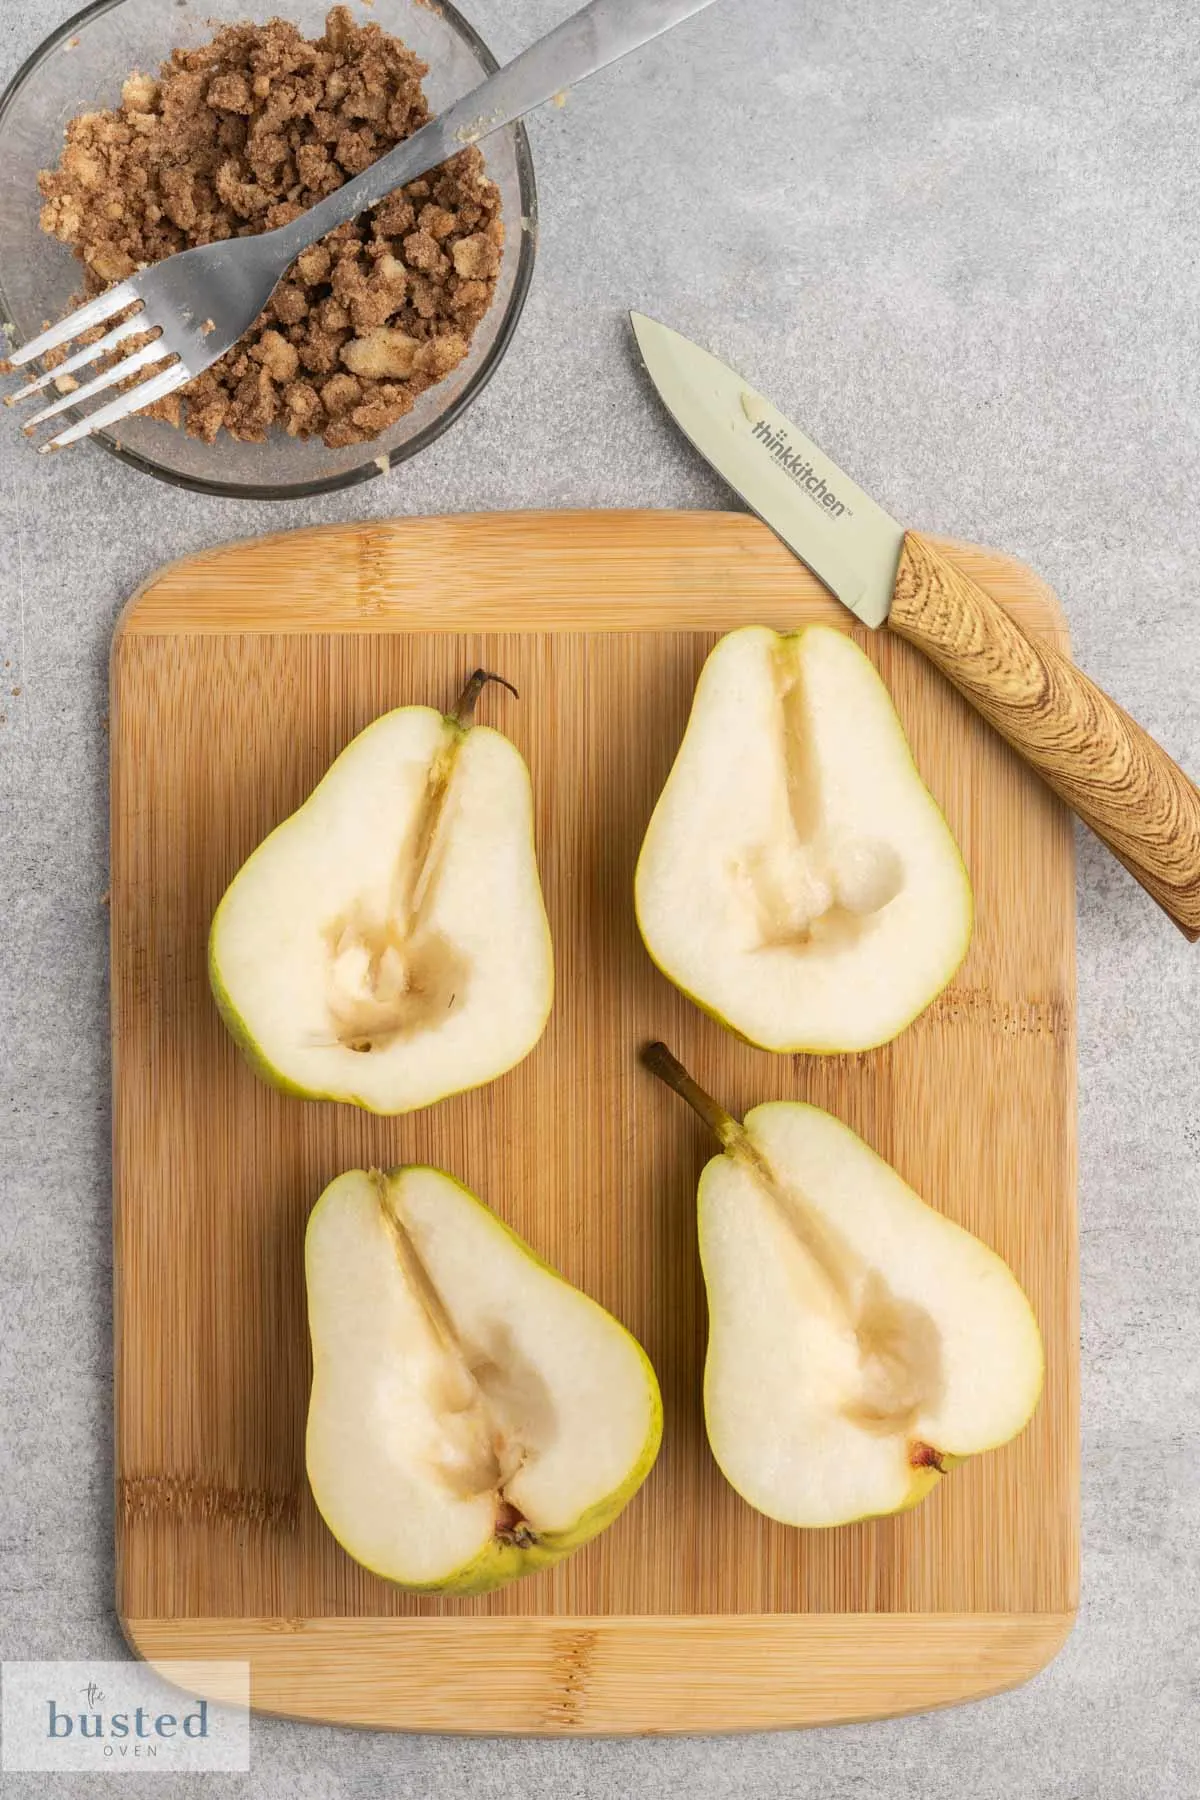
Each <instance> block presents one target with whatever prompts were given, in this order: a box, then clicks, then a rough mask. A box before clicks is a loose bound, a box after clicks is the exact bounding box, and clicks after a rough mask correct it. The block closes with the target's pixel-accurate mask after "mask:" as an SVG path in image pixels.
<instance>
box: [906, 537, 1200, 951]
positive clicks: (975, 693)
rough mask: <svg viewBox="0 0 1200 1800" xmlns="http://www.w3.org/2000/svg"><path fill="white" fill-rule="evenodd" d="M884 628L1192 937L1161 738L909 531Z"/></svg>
mask: <svg viewBox="0 0 1200 1800" xmlns="http://www.w3.org/2000/svg"><path fill="white" fill-rule="evenodd" d="M888 625H889V626H890V627H891V629H892V630H893V631H895V632H897V633H898V634H899V635H900V636H901V637H903V638H907V639H908V641H909V642H910V643H911V644H915V645H916V647H917V649H918V650H922V651H924V653H925V655H926V656H927V657H928V658H929V659H930V661H931V662H933V663H935V664H936V665H937V667H938V668H939V669H940V670H941V671H942V674H943V675H945V676H946V677H947V678H948V679H949V680H950V681H952V682H953V683H954V686H955V687H956V688H958V689H959V691H960V693H962V694H965V696H966V698H967V699H968V700H969V701H970V702H971V705H972V706H973V707H974V708H975V710H976V712H978V713H981V714H982V715H983V717H984V718H985V719H986V720H987V721H988V724H989V725H991V726H993V727H994V729H995V730H996V731H998V732H999V733H1000V735H1001V737H1003V738H1006V739H1007V740H1008V742H1009V743H1010V744H1011V745H1012V747H1013V749H1014V750H1015V751H1016V752H1017V754H1018V755H1019V756H1022V757H1023V758H1024V759H1025V761H1026V762H1027V763H1029V764H1030V765H1031V766H1032V767H1033V768H1035V769H1036V770H1037V772H1038V774H1039V775H1040V776H1041V777H1042V779H1043V780H1044V781H1045V782H1047V783H1048V785H1049V786H1050V787H1052V788H1053V789H1054V792H1055V793H1056V794H1057V795H1058V796H1059V798H1060V799H1062V800H1065V801H1066V803H1067V805H1068V806H1069V807H1070V808H1071V809H1072V811H1073V812H1075V813H1077V814H1078V815H1079V817H1080V818H1081V819H1082V820H1083V821H1084V823H1085V824H1087V825H1090V826H1091V828H1092V830H1093V831H1094V832H1095V833H1096V836H1097V837H1098V838H1100V839H1101V841H1102V842H1103V843H1105V844H1107V845H1108V847H1109V849H1110V850H1111V851H1112V853H1113V855H1114V856H1116V857H1117V858H1118V859H1119V860H1120V861H1121V862H1123V863H1124V864H1125V867H1126V868H1127V869H1128V870H1129V873H1130V874H1131V875H1132V876H1134V878H1135V879H1136V880H1138V881H1140V882H1141V884H1142V886H1143V887H1144V888H1145V889H1146V892H1147V893H1148V894H1150V895H1151V896H1152V897H1153V898H1154V899H1155V900H1157V901H1158V904H1159V905H1160V906H1161V907H1162V909H1163V911H1164V912H1165V913H1166V914H1167V916H1168V918H1170V919H1172V920H1173V921H1174V922H1175V924H1176V925H1178V927H1179V929H1180V931H1182V932H1183V934H1184V936H1185V937H1187V938H1190V939H1191V940H1192V942H1193V943H1194V942H1195V941H1196V939H1197V938H1198V937H1200V792H1198V791H1197V790H1196V788H1195V787H1194V786H1193V784H1192V783H1191V782H1190V781H1189V780H1188V778H1187V776H1186V775H1185V774H1184V772H1183V770H1182V769H1181V768H1179V766H1178V765H1177V764H1176V763H1173V762H1172V761H1171V758H1170V757H1169V756H1168V755H1167V753H1166V751H1165V750H1164V749H1163V748H1162V747H1161V745H1159V744H1156V743H1155V741H1154V739H1153V738H1152V737H1150V736H1148V734H1147V733H1146V732H1144V731H1143V730H1142V728H1141V726H1140V725H1139V724H1138V723H1137V722H1136V721H1135V720H1134V719H1131V718H1130V717H1129V714H1128V713H1127V712H1124V711H1123V710H1122V708H1121V707H1119V706H1118V705H1117V703H1116V701H1115V700H1110V699H1109V697H1108V695H1107V694H1106V693H1104V692H1103V691H1102V690H1101V689H1100V688H1098V687H1097V686H1096V684H1095V682H1094V681H1089V680H1088V678H1087V676H1086V675H1085V674H1084V673H1083V671H1082V670H1081V669H1077V668H1076V667H1075V664H1074V663H1073V662H1071V661H1069V659H1068V658H1067V657H1065V656H1062V655H1060V654H1059V652H1058V651H1057V650H1055V649H1054V648H1053V647H1052V646H1051V645H1049V644H1044V643H1039V642H1037V641H1035V640H1034V639H1033V638H1031V637H1026V635H1025V633H1024V632H1023V631H1022V630H1021V628H1020V626H1019V625H1017V623H1016V621H1015V620H1014V619H1012V618H1011V617H1010V615H1009V614H1008V613H1007V612H1005V610H1004V608H1003V607H1002V606H1000V605H998V604H997V602H996V601H995V600H993V599H992V597H991V595H990V594H985V593H984V591H983V589H982V588H979V587H977V586H976V585H975V583H974V582H973V581H971V580H969V579H968V577H967V576H965V575H964V574H963V573H962V571H961V570H960V569H957V568H956V567H955V566H954V565H953V563H951V562H950V561H948V559H947V558H946V557H944V556H943V555H942V554H941V552H940V551H939V550H937V549H936V548H935V547H934V545H932V544H931V543H930V542H929V540H928V539H927V538H922V537H919V536H918V535H917V534H916V532H913V531H910V532H909V533H908V534H907V535H906V537H905V539H904V547H903V549H902V551H901V553H900V567H899V570H898V572H897V575H896V586H895V590H894V592H893V595H892V608H891V611H890V613H889V614H888Z"/></svg>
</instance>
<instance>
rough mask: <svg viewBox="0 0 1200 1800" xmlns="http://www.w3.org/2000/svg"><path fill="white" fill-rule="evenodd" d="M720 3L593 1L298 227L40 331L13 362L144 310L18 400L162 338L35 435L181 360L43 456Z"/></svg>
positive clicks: (161, 271) (154, 389)
mask: <svg viewBox="0 0 1200 1800" xmlns="http://www.w3.org/2000/svg"><path fill="white" fill-rule="evenodd" d="M711 4H712V0H591V4H590V5H588V6H584V7H582V8H581V9H580V10H579V12H577V13H574V14H572V16H571V17H570V18H569V19H565V20H564V21H563V23H562V24H561V25H558V26H556V27H555V29H554V30H553V31H551V32H548V33H547V34H546V36H545V37H543V38H539V39H538V41H537V42H536V43H535V44H531V45H530V47H529V49H528V50H524V51H522V53H521V55H520V56H518V57H515V58H514V60H513V61H512V62H510V63H508V64H507V65H506V66H505V67H504V68H503V69H498V70H497V71H496V73H495V74H494V75H491V76H489V77H488V79H487V80H486V81H485V82H483V83H482V84H481V85H480V86H479V87H477V88H474V89H473V90H472V91H471V92H470V93H469V94H466V95H464V97H463V98H462V99H461V100H456V101H455V102H454V104H453V105H452V106H450V107H448V108H447V110H446V111H445V112H444V113H442V114H440V115H439V117H438V118H436V119H432V120H430V122H429V124H428V125H425V126H423V127H422V129H421V130H420V131H418V132H415V133H414V134H413V136H412V137H410V138H407V139H406V140H405V141H404V143H402V144H398V145H397V146H396V148H395V149H394V150H391V151H389V152H388V154H387V155H386V156H381V157H380V158H379V160H378V162H375V163H372V164H371V166H370V168H369V169H366V170H364V171H363V173H362V174H361V175H357V176H355V178H354V179H353V180H352V181H347V182H346V183H344V185H343V186H342V187H340V188H337V189H335V191H334V192H333V193H332V194H329V195H327V196H326V198H325V199H324V200H321V201H319V202H318V203H317V205H316V206H313V207H310V208H309V210H308V211H307V212H306V213H303V214H302V215H301V216H300V218H298V219H295V220H293V221H292V223H291V224H290V225H281V226H280V227H279V228H278V229H277V230H275V231H264V232H262V233H261V234H260V235H259V236H257V237H245V238H230V239H227V240H226V241H225V242H224V243H219V244H206V245H203V246H202V247H201V248H200V249H197V250H181V251H179V253H178V254H177V255H175V256H169V257H167V258H166V259H165V260H164V261H163V262H160V263H155V264H154V265H153V266H152V267H150V268H148V269H142V270H140V271H139V272H138V274H136V275H133V276H131V277H130V278H129V280H128V281H122V282H118V284H117V285H116V287H112V288H109V289H108V291H107V293H104V294H101V295H100V296H99V297H98V298H97V299H95V300H89V301H88V303H87V304H86V306H81V307H79V308H78V310H77V311H75V312H73V313H71V314H70V316H69V317H68V318H65V319H63V320H62V321H61V322H60V323H59V324H57V325H54V326H52V327H51V328H50V330H49V331H43V332H42V333H41V334H40V335H39V336H38V337H35V338H31V339H30V340H29V342H28V343H27V344H23V345H22V346H21V348H20V349H19V350H16V351H13V352H11V353H10V355H9V358H8V361H9V363H10V364H11V365H12V366H13V367H14V368H19V367H20V366H21V365H22V364H25V363H30V362H33V361H34V360H35V359H36V358H37V357H40V356H44V355H45V354H46V352H47V351H48V350H57V349H59V348H60V347H61V346H62V345H64V344H67V343H69V342H70V341H71V339H72V338H76V337H78V336H79V335H80V334H81V333H82V332H85V331H90V330H91V329H92V328H93V327H94V326H96V325H102V324H103V323H104V322H105V321H106V320H108V319H111V318H113V317H114V315H116V314H117V313H124V312H126V311H127V310H128V309H129V308H130V307H133V306H136V307H137V309H138V310H137V311H136V312H134V313H132V314H131V315H130V316H129V317H128V318H124V319H122V320H120V321H119V323H118V324H117V325H116V326H114V328H113V329H112V330H111V331H108V332H106V333H105V335H104V336H103V337H102V338H99V339H98V340H97V342H95V343H94V344H88V345H85V346H84V348H83V349H82V350H78V351H76V353H75V354H74V355H73V356H69V357H68V358H67V359H66V361H65V362H61V363H59V364H58V366H57V367H56V368H54V369H51V370H49V371H48V372H47V373H46V374H45V375H42V376H40V377H39V378H38V379H37V380H36V381H31V382H30V383H29V384H28V386H26V387H23V388H22V389H21V390H20V392H19V393H16V394H13V395H12V396H11V397H10V400H9V404H10V405H12V404H15V403H16V402H17V401H19V400H25V399H27V398H29V396H30V395H32V394H36V393H39V392H41V391H42V390H43V389H45V388H47V387H49V386H50V385H51V384H52V383H54V382H57V381H58V380H59V379H60V377H62V376H64V375H74V373H75V371H76V370H78V369H84V368H86V367H87V366H88V364H89V363H93V362H95V361H97V360H98V359H99V358H101V357H105V356H108V355H110V354H111V353H112V352H113V351H115V350H119V349H120V347H121V345H122V344H123V343H126V342H127V340H129V339H130V338H132V337H134V336H139V337H140V336H142V335H144V334H145V333H146V332H154V333H155V337H154V341H153V342H152V343H148V344H144V345H142V346H141V347H140V348H139V349H136V350H134V351H132V353H130V354H127V355H125V356H123V357H121V358H120V360H119V361H117V362H115V363H114V364H113V366H112V367H111V368H109V369H106V370H105V371H104V373H103V374H101V375H97V376H96V377H95V379H94V380H92V381H88V382H86V383H85V384H84V385H83V386H81V387H76V388H74V389H73V390H72V391H71V392H70V393H69V394H68V395H66V396H65V397H64V398H63V399H61V400H57V401H55V403H54V404H53V405H52V406H47V407H45V408H43V410H42V411H41V412H38V413H35V414H34V415H33V417H32V418H30V419H29V420H27V422H26V430H27V431H31V430H32V428H33V427H34V426H35V425H40V424H42V423H43V421H45V420H47V419H53V418H54V417H56V416H57V415H58V414H59V413H62V412H66V411H67V410H68V409H71V408H74V407H77V406H79V405H80V404H81V402H83V401H85V400H90V399H92V398H93V396H95V395H97V394H102V393H103V392H104V390H105V389H106V388H109V387H111V386H112V385H113V384H114V383H116V382H122V381H125V380H127V379H128V377H129V376H130V375H133V374H135V373H136V372H137V371H138V370H139V369H149V368H150V367H152V365H154V364H156V363H160V362H164V361H167V359H170V360H169V361H167V366H166V367H165V368H163V369H160V370H158V372H157V373H155V374H151V375H149V376H148V378H146V379H144V380H141V381H139V382H137V383H136V384H135V385H134V386H133V387H131V388H129V389H127V390H126V391H125V392H124V393H122V394H120V395H119V396H118V398H117V399H115V400H111V401H109V402H108V403H107V405H104V406H99V407H97V408H96V410H95V411H94V412H92V413H89V414H88V415H87V416H86V417H85V418H82V419H80V420H79V421H78V422H77V423H76V424H74V425H71V426H69V427H68V429H67V430H65V431H60V432H59V433H58V435H57V436H56V437H54V438H51V439H50V440H49V442H48V443H44V444H40V445H39V446H38V449H39V451H40V452H41V453H43V454H44V453H45V452H46V451H47V450H61V449H63V448H64V447H65V446H66V445H67V444H74V443H77V442H78V441H79V439H80V438H85V437H90V435H91V434H92V432H93V431H99V430H100V429H102V427H104V426H106V425H115V424H117V423H118V421H120V420H121V419H124V418H127V417H128V416H129V414H130V413H132V412H140V411H141V410H142V408H143V407H146V406H150V405H152V404H153V403H154V402H155V401H156V400H163V399H165V398H166V396H167V395H168V394H172V393H174V392H175V390H176V389H177V388H181V387H183V386H184V384H185V383H186V382H189V381H191V380H193V379H194V377H195V376H197V375H199V374H200V373H201V372H202V371H203V370H204V369H207V368H209V367H211V365H212V364H213V363H215V362H216V361H217V359H218V358H219V357H222V356H224V354H225V352H226V351H227V350H229V349H231V348H232V346H233V345H234V344H235V343H236V342H237V340H238V339H239V338H240V337H241V335H242V333H243V332H245V331H248V330H249V328H250V326H251V325H253V323H254V321H255V319H256V318H257V317H258V315H259V313H261V311H262V310H263V307H264V306H265V305H266V304H267V302H268V300H269V299H270V298H271V295H272V293H273V292H274V290H275V288H276V286H277V284H278V283H279V281H280V280H281V278H282V277H283V275H284V274H285V273H286V272H287V270H288V269H289V268H290V267H291V265H292V263H293V262H295V260H296V258H297V257H298V256H299V255H300V253H301V251H302V250H306V249H307V248H308V246H309V245H310V244H314V243H316V241H317V239H318V238H322V237H324V236H325V234H326V232H329V231H332V230H333V229H334V228H335V226H338V225H341V224H343V223H344V222H345V221H346V220H347V219H353V218H356V217H357V216H358V214H359V213H362V212H365V211H366V210H367V209H368V208H369V207H372V206H375V205H377V204H378V203H379V201H381V200H382V199H384V198H385V197H386V195H388V194H390V193H392V192H393V190H394V189H396V188H399V187H404V186H406V185H407V183H408V182H410V181H416V180H417V179H418V177H419V176H421V175H426V174H428V173H429V171H430V169H434V168H436V167H437V166H438V164H439V163H443V162H445V161H446V160H447V159H448V158H449V157H451V156H454V155H457V153H458V152H459V151H460V150H462V149H464V148H465V147H466V146H467V145H468V144H474V143H477V142H478V141H479V140H480V139H481V138H485V137H488V136H490V134H491V133H492V132H493V131H499V130H501V129H502V128H503V127H504V126H505V125H511V124H512V122H513V120H514V119H519V118H521V116H522V115H523V114H524V113H527V112H532V111H533V109H534V108H535V107H538V106H541V105H543V104H544V102H545V101H547V100H550V99H553V98H554V97H555V96H556V95H557V94H560V93H561V92H562V91H563V90H564V89H566V88H568V87H573V86H576V85H577V84H578V83H579V82H581V81H583V80H585V79H586V78H587V77H588V76H589V75H593V74H595V73H596V71H597V70H598V69H603V68H605V67H607V65H608V64H609V63H614V62H616V61H617V60H618V59H619V58H620V57H622V56H626V55H627V54H628V53H629V52H630V51H631V50H636V49H638V47H639V46H640V45H642V44H645V43H648V42H649V41H650V39H651V38H656V37H658V36H659V35H660V34H661V33H662V32H664V31H669V30H670V28H671V27H672V26H673V25H678V24H680V23H681V22H682V21H683V20H684V19H688V18H690V17H691V16H692V15H693V14H694V13H698V12H702V11H703V10H704V8H705V7H706V6H710V5H711Z"/></svg>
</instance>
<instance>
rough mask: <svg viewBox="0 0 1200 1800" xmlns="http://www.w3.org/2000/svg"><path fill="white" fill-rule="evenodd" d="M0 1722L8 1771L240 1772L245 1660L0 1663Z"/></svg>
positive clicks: (245, 1747) (245, 1729)
mask: <svg viewBox="0 0 1200 1800" xmlns="http://www.w3.org/2000/svg"><path fill="white" fill-rule="evenodd" d="M0 1728H2V1731H3V1736H2V1739H0V1768H3V1769H4V1770H6V1771H8V1772H10V1773H16V1772H17V1771H18V1770H22V1771H32V1770H38V1771H42V1772H45V1773H52V1772H54V1771H58V1770H61V1771H63V1772H68V1771H71V1772H75V1773H84V1772H87V1773H92V1774H105V1775H116V1774H120V1773H122V1772H124V1771H126V1770H128V1771H129V1772H130V1773H136V1772H138V1771H141V1772H142V1773H147V1772H150V1773H153V1772H155V1771H157V1772H158V1773H160V1774H173V1773H175V1772H177V1771H181V1770H190V1771H193V1772H200V1771H203V1770H206V1769H212V1770H234V1771H238V1770H245V1769H248V1768H249V1767H250V1665H249V1663H246V1662H202V1661H187V1662H163V1663H159V1664H158V1665H157V1667H156V1668H154V1669H152V1668H150V1667H149V1665H148V1664H147V1663H142V1662H6V1663H3V1664H0Z"/></svg>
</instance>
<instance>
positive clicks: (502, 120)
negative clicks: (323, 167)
mask: <svg viewBox="0 0 1200 1800" xmlns="http://www.w3.org/2000/svg"><path fill="white" fill-rule="evenodd" d="M711 5H712V0H591V4H590V5H589V6H584V7H582V8H581V9H580V10H579V12H577V13H573V14H572V15H571V17H570V18H569V19H564V20H563V22H562V24H561V25H556V26H555V28H554V30H553V31H549V32H547V34H546V36H545V37H542V38H539V39H538V40H537V42H536V43H535V44H531V45H530V46H529V48H528V49H527V50H523V51H522V52H521V54H520V56H517V57H514V58H513V60H512V62H510V63H506V64H505V66H504V68H502V69H497V70H496V72H495V73H494V74H493V75H489V77H488V79H487V80H486V81H484V82H482V83H481V84H480V86H479V87H477V88H473V89H472V90H471V92H470V93H469V94H464V95H463V97H462V99H461V100H456V101H454V103H453V105H451V106H449V107H448V108H447V109H446V111H445V112H443V113H439V115H438V117H437V118H436V119H431V120H430V122H429V124H428V125H424V126H422V128H421V130H420V131H418V132H414V134H413V136H412V137H410V138H406V139H405V140H404V142H403V143H402V144H397V146H396V148H395V149H394V150H390V151H389V152H388V154H387V155H386V156H381V157H380V158H379V160H378V162H374V163H372V164H371V166H370V168H369V169H364V170H363V173H362V174H361V175H356V176H355V177H354V179H353V180H352V181H347V182H345V183H344V184H343V185H342V186H341V187H340V188H336V189H335V190H334V192H333V193H332V194H329V195H327V196H326V198H325V199H324V200H321V201H318V203H317V205H316V206H314V207H311V208H310V209H309V211H308V212H306V213H304V214H302V215H301V217H300V218H298V219H296V220H294V221H293V222H292V224H290V225H285V226H283V227H281V229H280V231H279V238H280V241H281V243H283V244H284V245H285V246H286V247H287V248H288V250H289V251H290V253H291V255H293V256H298V255H299V254H300V252H301V250H306V249H307V248H308V246H309V245H310V244H315V243H316V241H317V239H318V238H322V237H324V236H325V234H326V232H329V231H332V230H333V229H334V227H335V226H337V225H343V224H345V222H346V220H347V219H354V218H357V217H358V215H359V213H361V212H365V211H366V210H367V208H368V207H371V206H375V205H377V204H378V202H379V201H380V200H383V199H385V198H386V196H387V195H388V194H390V193H392V192H394V190H395V189H396V188H399V187H404V186H405V185H406V184H407V183H408V182H410V181H416V180H417V178H418V177H419V176H421V175H427V174H428V173H429V171H430V169H436V168H437V167H438V165H439V163H444V162H446V161H447V160H448V159H449V158H450V157H451V156H456V155H457V154H458V152H459V151H460V150H463V149H465V147H466V146H467V145H468V144H474V143H477V142H478V141H479V139H480V138H484V137H488V136H489V135H490V134H491V133H492V132H493V131H500V130H501V129H502V128H503V127H504V126H505V125H511V124H512V122H513V120H514V119H519V118H521V117H522V115H523V114H525V113H527V112H532V111H533V110H534V108H535V107H538V106H541V105H543V104H544V103H545V101H547V100H552V99H553V98H554V96H555V95H556V94H559V93H562V91H563V90H564V89H565V88H568V87H574V86H576V85H577V84H578V83H579V82H581V81H583V80H585V79H586V78H587V76H589V75H594V74H595V73H596V71H597V70H598V69H603V68H606V67H607V66H608V64H609V63H614V62H616V61H617V60H618V59H619V58H620V57H622V56H626V55H627V54H628V53H629V51H631V50H636V49H638V47H639V46H640V45H642V44H646V43H649V41H650V39H651V38H656V37H658V36H659V35H660V34H661V33H662V32H664V31H669V30H670V28H671V26H672V25H678V24H680V23H681V22H682V21H683V20H684V19H687V18H690V17H691V15H692V14H693V13H698V12H703V10H704V8H705V7H706V6H711Z"/></svg>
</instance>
